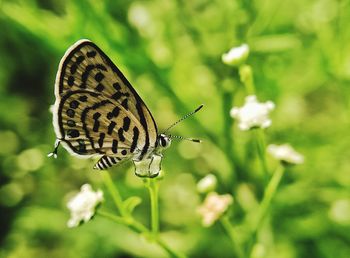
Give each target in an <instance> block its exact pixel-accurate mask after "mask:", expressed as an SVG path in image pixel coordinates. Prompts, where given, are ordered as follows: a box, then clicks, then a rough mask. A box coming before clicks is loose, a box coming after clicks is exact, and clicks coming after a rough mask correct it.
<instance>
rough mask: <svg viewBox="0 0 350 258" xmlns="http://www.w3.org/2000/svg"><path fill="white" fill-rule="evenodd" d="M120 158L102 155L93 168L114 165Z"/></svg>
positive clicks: (101, 168) (105, 167)
mask: <svg viewBox="0 0 350 258" xmlns="http://www.w3.org/2000/svg"><path fill="white" fill-rule="evenodd" d="M120 160H121V159H120V158H118V157H109V156H106V155H104V156H102V157H101V158H100V159H99V160H98V161H97V163H96V164H95V166H94V169H98V170H104V169H107V168H110V167H112V166H114V165H116V164H117V163H118V162H119V161H120Z"/></svg>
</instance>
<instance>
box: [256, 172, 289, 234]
mask: <svg viewBox="0 0 350 258" xmlns="http://www.w3.org/2000/svg"><path fill="white" fill-rule="evenodd" d="M283 174H284V166H283V165H279V166H278V167H277V169H276V171H275V173H274V174H273V176H272V178H271V180H270V182H269V184H268V185H267V187H266V190H265V194H264V197H263V200H262V201H261V204H260V208H259V212H258V219H257V222H256V225H255V228H254V231H259V229H260V227H261V225H262V222H263V221H264V218H265V216H266V214H267V212H268V210H269V208H270V206H271V200H272V198H273V197H274V195H275V193H276V190H277V187H278V185H279V183H280V182H281V179H282V176H283Z"/></svg>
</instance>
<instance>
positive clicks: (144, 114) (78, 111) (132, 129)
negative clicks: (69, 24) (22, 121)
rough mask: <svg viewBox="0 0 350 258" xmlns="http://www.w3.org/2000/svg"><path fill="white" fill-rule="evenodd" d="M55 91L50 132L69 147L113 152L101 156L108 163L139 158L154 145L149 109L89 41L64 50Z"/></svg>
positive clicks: (73, 150) (96, 152)
mask: <svg viewBox="0 0 350 258" xmlns="http://www.w3.org/2000/svg"><path fill="white" fill-rule="evenodd" d="M55 96H56V102H55V105H54V110H53V111H54V112H53V113H54V127H55V132H56V135H57V138H58V139H59V140H61V141H62V143H63V145H64V146H65V148H66V149H67V150H68V151H70V152H71V153H73V154H76V155H79V156H81V157H84V156H85V157H89V156H95V155H100V156H102V155H104V156H107V157H108V156H110V157H116V159H114V160H108V159H105V160H103V162H104V163H107V162H112V161H117V158H118V161H119V159H120V160H122V159H127V158H135V156H137V159H142V157H143V156H144V155H145V154H146V153H148V152H149V151H151V150H152V149H154V148H155V146H156V139H157V127H156V124H155V122H154V119H153V117H152V115H151V113H150V111H149V110H148V108H147V107H146V105H145V104H144V102H143V101H142V100H141V98H140V97H139V95H138V94H137V93H136V91H135V90H134V89H133V88H132V86H131V85H130V83H129V82H128V81H127V79H126V78H125V77H124V76H123V74H122V73H121V72H120V71H119V69H118V68H117V67H116V66H115V65H114V64H113V63H112V61H111V60H110V59H109V58H108V57H107V56H106V55H105V54H104V53H103V52H102V50H100V49H99V48H98V47H97V46H96V45H95V44H94V43H92V42H90V41H88V40H80V41H78V42H77V43H76V44H74V45H73V46H72V47H71V48H69V49H68V50H67V52H66V54H65V55H64V57H63V58H62V60H61V62H60V65H59V71H58V73H57V77H56V85H55ZM107 160H108V161H107ZM96 165H98V164H96Z"/></svg>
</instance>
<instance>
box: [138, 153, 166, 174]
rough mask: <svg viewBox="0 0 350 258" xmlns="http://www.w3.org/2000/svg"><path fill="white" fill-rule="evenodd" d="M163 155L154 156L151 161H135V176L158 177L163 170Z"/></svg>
mask: <svg viewBox="0 0 350 258" xmlns="http://www.w3.org/2000/svg"><path fill="white" fill-rule="evenodd" d="M162 157H163V156H162V155H160V154H154V155H153V156H152V157H150V158H149V159H143V160H141V161H136V160H134V165H135V174H136V175H137V176H139V177H156V176H158V175H159V172H160V170H161V166H160V165H161V161H162Z"/></svg>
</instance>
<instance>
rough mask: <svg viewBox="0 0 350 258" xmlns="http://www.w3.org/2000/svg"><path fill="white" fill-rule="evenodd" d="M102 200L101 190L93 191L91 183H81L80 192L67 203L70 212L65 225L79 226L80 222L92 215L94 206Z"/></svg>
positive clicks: (70, 226)
mask: <svg viewBox="0 0 350 258" xmlns="http://www.w3.org/2000/svg"><path fill="white" fill-rule="evenodd" d="M102 201H103V192H102V191H101V190H98V191H96V192H94V191H93V190H92V188H91V185H89V184H85V185H83V186H82V187H81V189H80V192H79V193H78V194H76V195H75V196H74V197H73V198H71V199H70V200H69V201H68V203H67V207H68V209H69V210H70V213H71V218H70V219H69V221H68V223H67V226H68V227H69V228H72V227H76V226H79V224H80V223H81V222H88V221H89V220H90V219H91V218H92V217H93V216H94V214H95V210H96V207H97V206H98V205H99V204H100V203H101V202H102Z"/></svg>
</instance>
